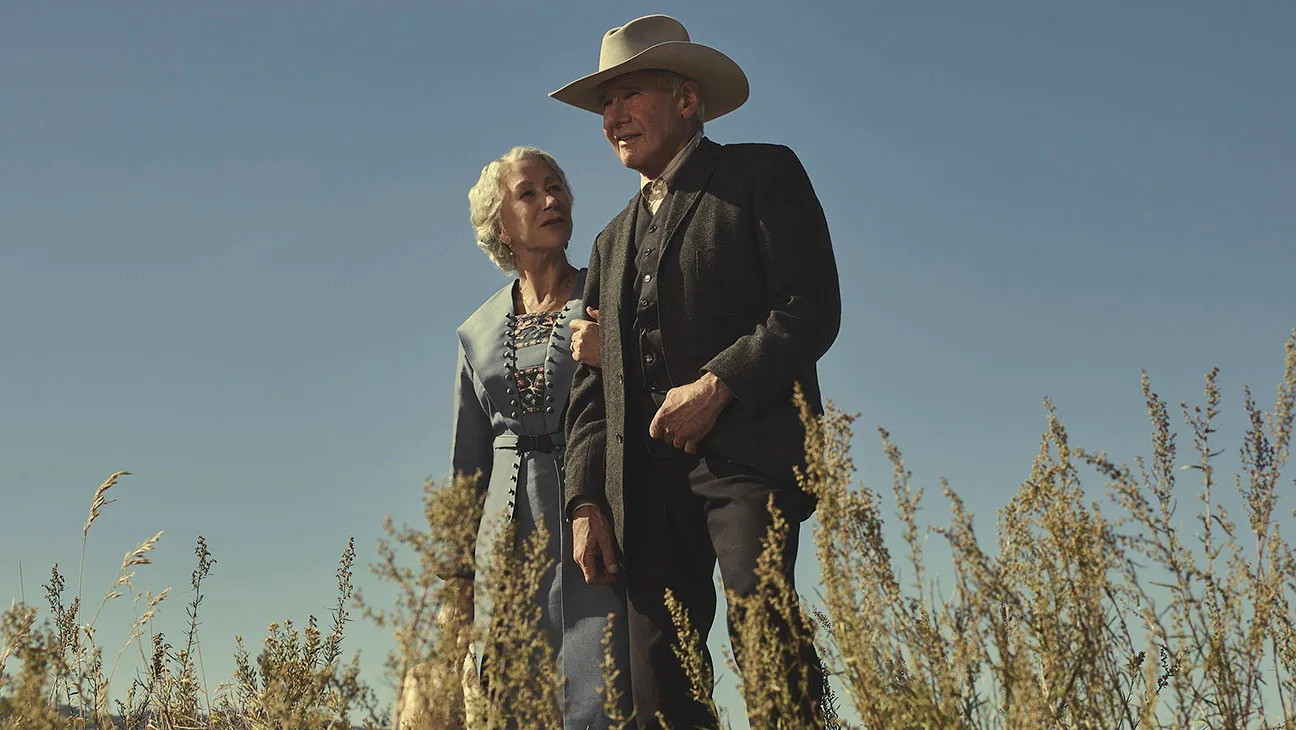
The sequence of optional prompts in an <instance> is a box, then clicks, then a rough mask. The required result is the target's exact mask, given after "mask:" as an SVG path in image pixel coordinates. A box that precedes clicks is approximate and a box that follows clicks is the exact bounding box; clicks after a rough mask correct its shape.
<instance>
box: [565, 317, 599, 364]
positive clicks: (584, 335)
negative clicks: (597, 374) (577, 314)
mask: <svg viewBox="0 0 1296 730" xmlns="http://www.w3.org/2000/svg"><path fill="white" fill-rule="evenodd" d="M585 314H586V315H587V316H588V317H589V319H576V320H572V323H571V333H572V338H571V351H572V358H573V359H574V360H576V362H578V363H581V364H584V365H588V366H590V367H592V368H597V367H600V366H602V365H603V353H602V347H601V345H602V341H601V340H600V338H601V337H602V335H601V334H600V332H599V321H598V318H599V310H597V309H594V308H593V307H586V308H585Z"/></svg>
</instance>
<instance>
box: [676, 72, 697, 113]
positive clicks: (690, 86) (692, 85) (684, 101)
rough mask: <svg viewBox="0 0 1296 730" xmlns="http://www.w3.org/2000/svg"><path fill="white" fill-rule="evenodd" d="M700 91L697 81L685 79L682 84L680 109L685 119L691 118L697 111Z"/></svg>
mask: <svg viewBox="0 0 1296 730" xmlns="http://www.w3.org/2000/svg"><path fill="white" fill-rule="evenodd" d="M699 93H701V92H700V90H699V87H698V84H697V82H696V81H685V82H684V83H683V84H681V85H680V98H679V111H680V115H681V116H683V117H684V118H685V119H691V118H692V117H693V115H694V114H696V113H697V102H698V94H699Z"/></svg>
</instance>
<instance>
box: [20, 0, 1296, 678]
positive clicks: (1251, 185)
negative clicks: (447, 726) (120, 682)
mask: <svg viewBox="0 0 1296 730" xmlns="http://www.w3.org/2000/svg"><path fill="white" fill-rule="evenodd" d="M792 8H793V6H791V5H788V4H787V3H774V2H765V1H762V2H744V3H733V2H730V3H679V2H664V3H659V4H656V5H643V4H639V3H615V4H610V3H588V2H580V3H575V2H573V3H551V4H541V5H535V4H531V5H526V6H521V7H514V6H513V5H512V4H505V3H500V2H477V3H468V2H454V3H443V4H434V3H414V2H404V3H396V2H377V3H360V2H349V3H343V2H309V3H307V2H280V3H262V2H258V3H251V2H220V3H201V4H200V3H164V2H134V3H113V4H111V6H105V5H103V4H101V3H72V2H68V3H28V2H7V3H3V4H0V343H2V344H0V348H3V349H0V353H2V356H0V489H2V490H3V499H2V500H0V598H8V597H10V596H12V597H15V598H16V597H18V595H19V593H20V585H19V578H18V566H19V564H20V563H21V565H22V568H23V571H24V574H25V592H26V596H27V598H28V600H29V601H34V600H38V599H39V597H40V594H41V592H42V591H41V589H40V583H41V582H43V581H44V580H45V578H46V576H47V575H48V569H49V564H50V563H52V562H54V561H59V562H60V563H62V564H63V565H64V566H65V567H66V568H67V569H68V571H69V572H72V573H75V565H76V558H77V555H78V551H79V543H80V541H79V539H78V538H77V537H76V533H77V532H79V530H80V526H81V524H82V522H83V521H84V519H85V515H86V510H87V507H88V503H89V499H90V495H91V493H92V491H93V490H94V488H95V486H96V485H97V484H98V483H99V482H100V481H101V480H102V479H103V478H104V477H105V476H107V475H108V474H109V473H111V472H113V471H115V470H118V469H129V470H131V471H132V472H134V475H133V476H130V477H127V478H125V479H124V480H123V482H122V483H121V484H120V485H119V487H118V488H117V490H116V496H117V497H118V498H120V502H118V503H116V504H113V505H109V507H108V508H107V511H106V514H105V516H104V517H103V519H102V520H101V521H99V522H98V523H97V524H96V525H95V528H94V531H93V532H92V534H91V540H90V552H91V555H90V560H89V564H88V568H87V574H88V576H89V580H88V581H87V586H86V592H87V594H88V595H89V596H98V595H100V594H101V591H102V590H103V589H104V588H106V587H107V584H108V583H109V581H111V579H112V576H113V573H114V571H115V569H116V566H117V564H118V562H119V560H120V556H121V555H122V554H123V553H125V552H126V551H127V550H129V549H130V548H131V547H133V546H134V545H135V544H136V543H138V542H139V541H141V540H143V539H145V538H147V537H149V536H151V535H152V534H153V533H155V532H156V531H157V530H160V529H161V530H165V531H166V535H165V536H164V537H163V541H162V544H161V546H160V548H159V550H158V551H157V552H155V553H154V555H155V560H156V564H155V565H153V566H147V567H146V568H144V569H143V570H142V571H140V576H139V578H138V580H137V587H139V588H145V587H147V588H152V589H155V590H157V589H161V588H163V587H166V586H168V585H175V586H177V587H178V588H183V587H184V586H185V585H187V582H188V575H189V571H190V570H191V569H192V556H191V548H192V545H193V541H194V539H195V538H196V536H198V535H200V534H201V535H205V536H206V537H207V540H208V542H209V544H210V546H211V549H212V551H213V552H214V554H215V556H216V558H217V560H218V561H219V564H218V565H217V568H216V572H215V575H214V576H213V577H212V579H211V581H210V586H209V590H208V598H207V602H206V603H205V604H204V610H205V613H206V618H205V623H204V625H203V627H202V631H203V635H204V637H205V641H204V658H205V664H206V669H207V672H208V674H209V677H211V678H213V681H217V680H219V679H222V678H228V677H229V676H230V672H231V662H230V659H229V656H230V653H231V650H232V636H233V635H235V634H242V635H244V636H245V637H248V638H249V640H250V641H251V642H252V643H253V644H254V645H255V643H256V642H257V641H258V640H259V638H260V637H261V636H262V635H263V634H264V630H265V626H266V625H267V624H268V623H270V622H271V621H274V620H280V619H283V618H287V617H295V618H297V619H298V620H299V621H300V620H304V618H305V616H306V614H308V613H311V612H315V613H317V614H321V615H322V614H324V613H325V612H326V610H327V607H328V604H329V602H330V598H331V595H332V582H333V579H332V574H333V570H334V563H335V561H336V559H337V556H338V555H339V554H340V553H341V551H342V549H343V547H344V546H345V543H346V539H347V537H348V536H351V535H354V536H355V537H356V539H357V544H358V547H359V550H360V556H361V558H360V559H361V561H362V562H367V561H368V560H369V559H372V557H373V555H374V553H373V545H374V541H375V539H376V536H377V534H378V532H379V526H380V522H381V520H382V517H383V515H385V514H389V513H390V514H393V515H395V516H397V517H398V518H401V517H403V518H407V519H410V520H414V519H417V518H418V516H419V512H418V499H419V494H420V489H421V485H422V482H423V479H424V477H426V476H429V475H441V474H443V473H444V472H445V471H446V470H447V468H448V461H447V460H448V454H447V450H448V438H447V431H448V427H449V422H450V414H449V399H450V394H451V372H452V366H453V359H454V335H453V331H454V327H455V326H456V325H457V324H458V323H459V322H460V321H461V320H462V319H463V318H464V317H465V316H466V315H467V314H469V313H470V312H471V311H472V310H473V309H474V308H475V307H476V306H477V304H478V303H479V302H480V301H481V300H482V299H484V298H485V297H486V296H487V295H489V294H490V293H491V292H493V291H494V290H495V289H496V288H498V287H499V286H501V285H502V284H503V283H504V282H505V279H504V277H503V276H502V275H501V274H500V273H499V272H498V271H496V270H494V269H493V267H492V266H491V265H490V263H489V262H488V260H487V259H486V257H485V256H484V255H483V254H481V252H480V251H479V250H478V249H477V248H476V247H475V246H474V245H473V243H472V234H471V230H470V227H469V225H468V216H467V203H466V197H465V193H466V191H467V189H468V187H469V186H470V185H471V184H472V183H473V182H474V181H475V180H476V177H477V173H478V171H479V170H480V168H481V166H482V165H483V164H484V163H485V162H486V161H487V160H489V159H491V158H492V157H494V156H496V155H499V154H500V153H502V152H503V151H505V150H506V149H508V148H509V147H511V146H513V145H517V144H527V145H535V146H538V147H541V148H544V149H546V150H547V151H549V152H551V153H553V154H554V155H556V156H557V158H558V159H559V161H560V162H561V163H562V164H563V165H564V166H565V168H566V170H567V172H568V175H569V176H570V178H571V181H572V184H573V186H574V188H575V192H576V199H577V201H576V207H575V216H576V227H575V235H574V237H573V243H572V247H571V254H572V258H573V260H574V261H577V262H581V261H583V260H584V259H585V258H586V257H587V256H588V253H589V244H590V241H591V240H592V239H593V237H594V235H595V234H596V233H597V232H598V231H599V230H600V229H601V228H602V226H603V225H604V224H605V223H606V221H607V220H608V219H610V218H611V217H612V216H613V215H614V214H615V213H616V212H617V211H618V210H619V209H620V208H621V207H622V206H623V205H624V204H625V202H626V200H628V199H629V198H630V196H631V195H633V193H634V191H635V184H636V177H635V175H634V174H633V173H630V172H629V171H627V170H625V169H623V168H621V167H620V166H619V164H618V163H617V162H616V160H615V159H614V157H613V155H612V153H611V151H610V150H609V149H608V147H607V144H606V142H605V141H604V140H603V139H602V136H601V132H600V129H599V119H598V118H597V117H596V116H594V115H592V114H589V113H587V112H583V111H579V110H576V109H574V108H570V107H567V106H564V105H562V104H559V103H557V102H555V101H552V100H550V99H548V98H547V97H546V93H547V92H549V91H551V90H553V89H555V88H557V87H559V86H561V85H562V84H564V83H566V82H567V81H570V80H572V79H574V78H576V77H578V76H582V75H584V74H586V73H589V72H591V71H592V70H594V68H595V65H596V62H597V55H598V41H599V38H600V37H601V36H602V34H603V33H604V32H605V31H606V30H607V29H608V28H609V27H612V26H614V25H620V24H622V23H624V22H625V21H627V20H629V19H631V18H633V17H636V16H638V15H644V14H648V13H651V12H666V13H670V14H672V15H675V16H676V17H678V18H680V19H681V20H682V21H683V22H684V24H685V25H686V26H687V27H688V28H689V30H690V32H691V33H692V35H693V38H694V40H697V41H699V42H702V43H707V44H709V45H713V46H715V47H717V48H720V49H721V50H723V51H725V52H726V53H727V54H729V55H730V56H731V57H732V58H733V59H734V60H736V61H737V62H738V63H739V64H740V65H742V67H743V68H744V69H745V70H746V72H747V74H748V76H749V77H750V79H751V88H752V94H751V100H750V101H749V102H748V103H747V105H746V106H745V107H743V108H742V109H740V110H739V111H738V112H736V113H734V114H732V115H730V116H728V117H725V118H723V119H721V120H718V121H717V122H715V123H713V124H711V125H708V129H707V133H708V135H709V136H710V137H711V138H712V139H715V140H717V141H720V142H730V141H764V142H778V143H783V144H787V145H789V146H791V147H792V148H793V149H795V150H796V151H797V153H798V154H799V155H800V157H801V159H802V161H803V163H804V164H805V166H806V168H807V170H808V171H809V173H810V176H811V178H812V179H813V181H814V183H815V185H816V188H817V190H818V192H819V196H820V198H821V200H822V202H823V205H824V209H825V211H826V213H827V216H828V221H829V224H830V227H831V229H832V232H833V239H834V242H835V246H836V250H837V253H838V261H839V265H840V269H841V280H842V286H843V295H844V305H845V312H844V317H843V326H842V331H841V335H840V337H839V338H838V341H837V344H836V346H835V347H834V348H833V349H832V351H831V352H830V353H829V354H828V356H827V357H826V358H825V360H824V361H823V362H822V366H821V373H822V377H823V381H824V389H825V391H826V393H827V394H828V395H829V396H830V397H832V398H833V399H834V400H835V401H836V402H837V403H838V404H839V405H840V406H842V407H843V408H845V409H847V410H851V411H859V412H861V413H862V419H861V421H860V426H861V429H860V430H861V435H860V437H859V438H858V440H857V441H858V447H857V454H856V456H857V461H859V463H860V466H861V476H862V477H864V478H865V480H866V481H868V482H869V483H871V484H872V485H874V486H877V487H879V488H885V487H886V484H887V481H886V478H887V474H888V472H887V469H886V466H885V464H883V463H881V457H880V453H879V451H878V449H877V448H876V446H875V443H876V439H875V438H874V436H873V435H872V433H871V426H872V425H873V424H882V425H885V426H887V427H888V428H890V429H891V430H892V432H893V435H894V437H895V439H896V440H897V442H898V443H899V444H900V446H901V447H902V448H903V449H904V450H905V452H906V455H907V457H908V459H909V464H910V466H911V468H913V469H914V471H915V472H916V476H917V479H918V481H919V483H921V484H924V485H927V486H931V485H934V483H935V481H936V479H937V477H939V476H942V475H944V476H948V477H949V478H950V479H951V481H952V482H953V484H954V486H955V487H956V488H957V489H959V490H960V491H961V492H962V493H963V495H964V496H965V497H966V498H967V499H968V502H969V505H970V507H971V508H972V509H973V510H974V511H975V512H976V513H977V515H978V517H979V518H980V519H981V520H982V521H983V522H984V523H985V524H986V528H983V532H982V534H983V535H987V534H989V527H990V526H991V525H992V522H991V520H992V519H993V515H994V511H995V510H996V509H997V508H998V507H1000V506H1002V505H1003V504H1004V503H1005V502H1006V501H1007V500H1008V498H1009V496H1010V495H1011V493H1012V492H1013V490H1014V489H1015V487H1016V485H1017V484H1018V483H1019V481H1020V480H1021V478H1022V477H1023V476H1024V475H1025V474H1026V473H1027V472H1028V470H1029V465H1030V459H1031V457H1032V455H1033V454H1034V452H1035V451H1036V448H1037V443H1038V433H1039V432H1040V430H1041V429H1042V428H1043V425H1044V419H1043V415H1042V409H1041V407H1040V400H1041V398H1042V397H1043V396H1045V395H1049V396H1052V397H1053V398H1054V399H1055V401H1056V403H1057V405H1058V407H1059V409H1060V412H1061V414H1062V416H1063V418H1064V420H1065V421H1066V422H1067V424H1068V425H1069V427H1070V430H1071V433H1072V435H1073V437H1074V438H1075V440H1076V441H1078V442H1080V443H1082V444H1084V445H1086V446H1089V447H1091V448H1105V449H1107V450H1108V451H1109V452H1110V453H1111V454H1112V456H1114V457H1115V458H1117V459H1122V460H1125V459H1131V458H1132V457H1133V456H1134V455H1136V454H1139V453H1143V452H1144V451H1145V450H1146V437H1145V434H1146V432H1147V426H1146V421H1145V420H1144V418H1143V408H1142V403H1141V399H1140V397H1139V391H1138V378H1139V371H1140V369H1143V368H1146V369H1148V370H1149V371H1150V372H1151V373H1152V375H1153V377H1154V379H1155V382H1156V386H1157V388H1158V390H1160V391H1161V392H1162V393H1163V394H1164V395H1166V396H1167V397H1168V398H1169V399H1170V400H1171V401H1172V402H1177V401H1179V400H1184V399H1194V398H1197V397H1198V394H1199V392H1200V387H1199V384H1200V377H1201V374H1202V373H1204V372H1205V371H1206V370H1208V369H1209V368H1210V367H1212V366H1216V365H1218V366H1220V367H1222V368H1223V373H1224V375H1223V379H1222V385H1223V388H1224V393H1225V398H1226V406H1227V410H1228V413H1229V417H1228V419H1227V425H1228V426H1229V428H1227V429H1226V430H1225V432H1224V433H1223V434H1222V438H1223V439H1224V440H1225V442H1226V443H1227V445H1228V448H1229V449H1230V453H1231V452H1232V451H1233V450H1234V449H1235V447H1236V445H1237V444H1238V431H1237V428H1236V426H1237V425H1238V424H1239V423H1240V419H1239V418H1238V417H1237V414H1238V412H1239V411H1240V401H1241V388H1242V386H1243V385H1244V384H1250V385H1252V386H1254V387H1255V388H1256V389H1257V394H1258V397H1259V398H1260V400H1261V403H1262V404H1263V403H1268V402H1271V401H1272V394H1273V386H1274V384H1275V382H1276V378H1277V376H1278V374H1279V372H1280V365H1281V352H1282V350H1281V348H1282V343H1283V340H1284V338H1285V337H1286V335H1287V333H1288V331H1289V330H1290V329H1291V328H1292V327H1293V326H1296V296H1294V295H1293V293H1292V291H1293V286H1292V280H1293V272H1296V244H1294V241H1293V231H1294V230H1296V225H1294V224H1296V205H1293V201H1294V200H1296V134H1294V132H1293V130H1296V95H1293V94H1292V86H1291V70H1292V69H1293V68H1296V51H1294V50H1293V45H1292V44H1291V42H1290V41H1291V38H1292V37H1293V36H1294V35H1296V6H1294V5H1292V4H1291V3H1288V2H1254V3H1234V4H1228V5H1224V4H1219V3H1207V2H1177V3H1170V2H1160V3H1123V2H1120V3H1118V2H1109V1H1106V0H1102V1H1099V2H1091V3H1038V2H991V3H975V4H968V3H961V2H913V3H874V2H858V3H857V2H848V3H826V4H817V5H808V6H806V7H805V8H804V9H796V10H794V9H792ZM1181 444H1182V445H1183V446H1185V447H1187V445H1188V442H1187V440H1186V439H1181ZM1096 484H1097V482H1095V485H1096ZM929 493H933V494H935V493H938V492H937V490H929ZM1289 494H1290V493H1289ZM1291 506H1292V505H1290V504H1288V505H1287V507H1286V508H1284V509H1283V510H1282V511H1283V513H1284V514H1289V509H1290V507H1291ZM945 515H946V511H945V509H944V507H943V505H941V504H940V503H939V502H938V501H931V502H929V509H927V510H926V511H925V512H924V517H925V518H927V519H928V520H929V521H932V522H943V521H944V519H945ZM806 563H807V565H806V568H807V570H808V571H810V572H809V573H807V572H806V571H803V573H802V580H803V586H802V587H803V589H805V590H811V589H812V587H813V586H812V583H813V580H814V575H813V572H812V566H809V565H808V561H806ZM359 581H360V583H361V584H362V585H370V586H371V585H372V581H371V580H369V579H368V578H367V577H362V578H360V579H359ZM371 590H373V591H377V590H378V589H376V588H371ZM375 595H381V593H380V592H377V593H375ZM183 600H184V596H183V595H176V596H174V597H173V598H172V599H170V605H169V607H168V608H167V610H166V611H165V612H164V614H163V616H162V617H161V618H160V619H159V623H158V627H159V628H162V629H164V630H166V631H167V632H168V633H170V634H171V635H172V636H175V637H178V636H179V635H180V631H181V627H182V625H183V611H182V608H181V604H182V602H183ZM119 608H120V609H124V608H125V607H124V606H122V607H119ZM124 616H125V613H124V610H118V611H115V612H109V613H108V614H106V615H105V617H104V618H103V619H101V622H100V623H101V627H100V637H101V638H103V639H105V641H106V643H109V644H111V643H112V642H114V641H117V640H119V637H120V636H124V633H125V628H126V619H125V617H124ZM717 633H719V632H717ZM352 637H353V640H352V641H351V642H350V648H351V649H352V650H355V649H360V650H362V651H363V652H364V658H365V661H366V663H367V665H368V666H369V667H370V668H371V669H372V672H371V675H370V676H371V678H373V679H375V680H376V679H377V678H378V668H379V666H380V657H381V655H382V653H383V652H384V651H385V650H386V648H387V646H388V640H387V639H386V638H385V636H383V635H382V634H381V633H379V632H377V631H376V630H374V629H372V628H370V627H367V626H363V625H360V624H357V625H356V626H355V629H354V631H353V634H352Z"/></svg>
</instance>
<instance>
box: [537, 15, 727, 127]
mask: <svg viewBox="0 0 1296 730" xmlns="http://www.w3.org/2000/svg"><path fill="white" fill-rule="evenodd" d="M643 69H662V70H665V71H674V72H675V73H677V74H679V75H681V76H683V77H684V78H687V79H691V80H693V81H696V82H697V84H698V87H699V88H700V89H701V92H702V100H703V101H704V102H705V104H704V106H705V108H706V117H705V121H711V120H712V119H715V118H716V117H719V116H722V115H724V114H728V113H729V112H731V111H733V110H734V109H737V108H738V107H740V106H742V105H743V102H745V101H747V94H748V88H747V75H746V74H744V73H743V72H742V69H741V68H738V64H736V63H734V62H733V60H731V59H730V58H729V57H728V56H726V55H725V54H723V53H721V52H720V51H717V50H716V49H714V48H710V47H708V46H704V45H702V44H700V43H693V42H692V41H690V40H689V34H688V31H687V30H684V26H683V25H681V24H680V22H679V21H678V20H676V19H674V18H672V17H670V16H668V15H648V16H645V17H642V18H636V19H634V20H632V21H630V22H629V23H626V24H625V25H623V26H621V27H620V28H613V29H612V30H609V31H608V32H607V33H606V34H605V35H604V36H603V47H602V48H601V49H600V50H599V70H598V72H597V73H592V74H590V75H589V76H585V77H583V78H579V79H576V80H575V81H573V82H571V83H570V84H567V85H566V86H564V87H562V88H561V89H559V90H557V91H555V92H553V93H552V94H550V95H549V96H552V97H553V98H555V99H557V100H558V101H561V102H563V103H564V104H571V105H572V106H575V107H580V108H581V109H586V110H588V111H592V112H594V113H595V114H602V113H603V104H602V101H601V100H600V99H599V95H598V86H599V84H601V83H603V82H604V81H608V80H610V79H613V78H615V77H617V76H620V75H621V74H627V73H630V72H631V71H641V70H643Z"/></svg>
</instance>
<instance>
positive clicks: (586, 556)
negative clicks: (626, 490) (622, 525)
mask: <svg viewBox="0 0 1296 730" xmlns="http://www.w3.org/2000/svg"><path fill="white" fill-rule="evenodd" d="M572 559H573V560H575V561H576V564H577V565H579V566H580V569H581V573H584V574H585V582H586V583H588V584H590V585H608V584H611V583H615V582H616V579H617V574H618V573H620V572H621V566H620V565H618V564H617V557H616V547H615V546H614V545H613V544H612V527H611V525H609V524H608V521H607V517H605V516H604V515H603V510H601V509H599V508H598V506H597V505H593V504H583V505H581V506H580V507H577V508H576V512H575V514H573V515H572Z"/></svg>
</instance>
